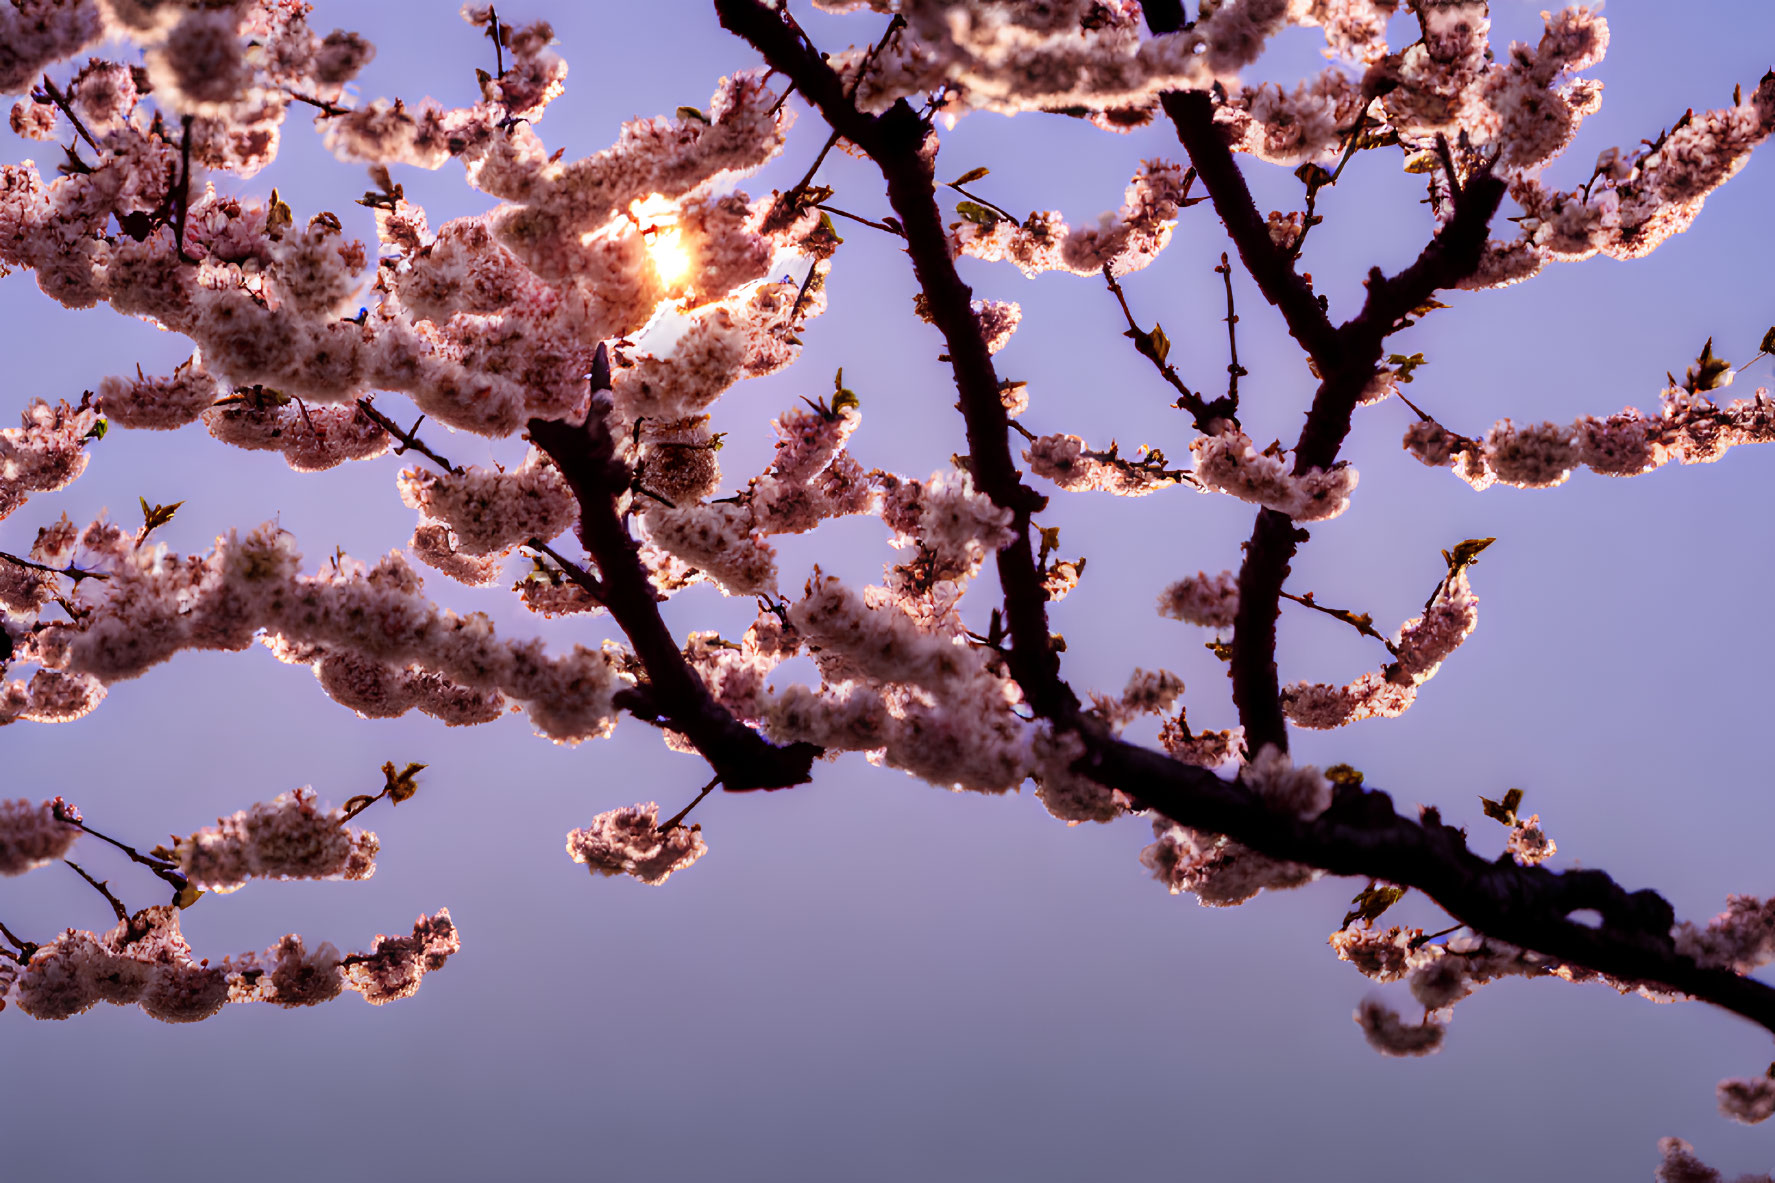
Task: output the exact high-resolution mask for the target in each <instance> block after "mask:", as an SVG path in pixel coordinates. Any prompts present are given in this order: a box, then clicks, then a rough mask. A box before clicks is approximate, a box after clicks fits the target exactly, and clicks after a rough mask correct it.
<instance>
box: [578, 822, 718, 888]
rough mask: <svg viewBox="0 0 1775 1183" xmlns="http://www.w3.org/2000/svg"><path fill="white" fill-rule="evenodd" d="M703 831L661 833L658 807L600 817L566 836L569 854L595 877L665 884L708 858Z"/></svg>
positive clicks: (681, 828)
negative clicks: (704, 857) (674, 874)
mask: <svg viewBox="0 0 1775 1183" xmlns="http://www.w3.org/2000/svg"><path fill="white" fill-rule="evenodd" d="M708 849H709V847H708V844H707V843H706V842H704V841H703V835H702V827H701V826H674V827H672V828H671V829H670V830H666V831H663V832H662V831H661V829H660V824H659V805H658V804H657V803H656V802H653V801H649V802H647V803H646V804H645V805H630V806H626V807H624V808H622V809H612V810H609V811H607V812H605V813H600V814H599V815H598V816H597V817H594V818H593V819H592V824H591V825H589V826H586V827H585V828H584V829H579V830H574V831H572V832H571V833H569V834H568V835H567V853H568V854H570V855H572V856H573V861H574V862H576V863H584V864H585V865H586V867H587V868H588V869H590V871H591V872H592V874H594V875H605V876H609V875H630V876H633V877H634V878H636V879H639V880H640V881H641V882H643V883H647V884H660V883H664V882H665V881H666V880H667V879H669V878H671V876H672V872H673V871H682V870H683V869H684V868H685V867H688V866H690V864H692V863H694V862H696V860H697V859H699V858H702V857H703V855H704V854H705V853H707V851H708Z"/></svg>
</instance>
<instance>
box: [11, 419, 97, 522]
mask: <svg viewBox="0 0 1775 1183" xmlns="http://www.w3.org/2000/svg"><path fill="white" fill-rule="evenodd" d="M22 418H23V420H24V422H23V423H22V424H21V425H20V426H18V427H8V428H4V429H0V518H5V517H6V516H7V515H8V514H10V513H12V512H13V511H14V510H16V509H17V508H18V507H19V506H21V505H23V504H24V503H25V500H26V499H27V498H28V497H30V496H31V494H33V493H45V492H49V491H50V490H53V489H60V488H62V487H64V486H66V485H68V484H69V483H70V482H72V481H73V480H74V479H75V478H76V477H78V476H79V475H80V474H81V473H82V472H85V471H86V464H87V460H88V459H89V457H88V456H87V453H86V447H85V445H86V441H87V434H88V433H89V432H90V431H92V429H93V426H94V424H96V423H97V422H98V419H99V416H98V412H96V411H94V410H93V409H91V408H90V407H72V406H69V405H68V404H67V403H65V402H63V403H57V404H56V405H54V406H51V405H50V404H48V403H46V402H43V401H42V400H41V399H38V400H33V401H32V403H31V404H30V406H28V407H26V408H25V412H24V415H23V417H22Z"/></svg>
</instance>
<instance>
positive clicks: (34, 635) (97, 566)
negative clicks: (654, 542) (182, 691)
mask: <svg viewBox="0 0 1775 1183" xmlns="http://www.w3.org/2000/svg"><path fill="white" fill-rule="evenodd" d="M75 553H76V555H77V556H78V557H79V558H80V560H81V562H82V565H83V566H84V567H86V568H87V569H90V570H93V571H96V572H99V573H102V574H104V575H105V576H106V577H105V578H104V579H102V580H101V579H86V580H83V581H82V582H81V583H80V584H79V586H78V587H77V588H76V589H75V591H74V593H73V602H75V603H77V604H78V605H79V606H80V607H81V609H82V610H81V611H80V612H79V614H78V616H77V618H76V619H75V620H73V621H68V622H56V623H50V622H43V623H41V624H40V625H39V626H38V627H36V628H35V629H34V630H33V631H32V632H31V633H30V637H29V641H28V643H27V645H26V646H25V648H24V650H23V652H22V653H21V654H20V656H21V658H22V659H24V660H32V661H36V662H38V663H39V665H40V666H42V667H44V668H45V669H47V670H51V671H58V672H60V671H65V672H67V673H68V674H71V675H80V676H82V677H84V678H91V679H94V680H96V681H97V682H100V683H110V682H115V681H118V680H122V679H127V678H133V677H138V676H140V675H141V674H143V673H145V672H146V671H147V670H148V669H150V668H152V667H153V666H155V665H158V664H159V663H161V662H163V661H165V660H167V659H168V658H170V657H172V656H173V655H174V654H175V653H177V652H179V651H181V650H184V649H199V650H202V649H223V650H240V649H244V648H246V647H247V646H249V645H251V644H252V643H253V641H254V639H255V637H256V636H257V635H258V634H259V632H260V630H265V631H266V633H267V636H266V638H265V639H266V640H267V643H270V644H272V645H273V648H274V651H276V652H277V653H278V656H279V657H280V658H281V659H283V660H285V661H288V662H292V663H296V664H307V665H313V666H314V667H315V669H316V673H317V676H318V677H319V678H320V680H321V683H322V685H323V687H325V688H326V689H327V690H328V691H329V693H332V694H334V695H335V696H336V697H339V698H341V699H342V700H344V701H346V703H347V705H350V706H352V707H354V708H355V709H358V710H360V711H362V712H363V713H365V714H370V715H376V716H386V715H388V714H398V713H400V711H401V710H404V709H406V708H407V707H408V706H418V707H420V708H421V709H424V710H426V711H427V712H428V713H431V714H435V715H438V716H440V717H442V718H443V719H444V720H445V721H446V722H452V723H480V722H487V721H489V720H491V719H493V718H497V717H499V716H500V714H502V713H503V711H504V709H505V708H504V700H505V699H506V698H510V699H512V700H515V701H517V702H520V703H524V704H526V705H527V707H528V710H529V714H530V719H531V722H532V723H533V724H534V725H535V726H536V728H537V730H538V731H539V732H540V733H542V734H544V735H546V736H548V737H550V738H551V739H554V740H556V741H557V742H565V743H573V742H578V741H580V740H583V739H589V738H594V737H598V736H602V735H604V734H607V733H608V731H609V730H610V728H611V727H612V726H613V725H614V722H615V719H614V711H615V708H614V706H613V705H612V696H613V695H614V693H615V691H616V690H617V688H618V686H619V684H620V682H619V678H618V676H617V674H616V672H615V669H614V666H613V664H612V661H611V659H610V657H609V656H608V655H606V654H604V653H602V652H594V651H591V650H587V649H585V648H583V647H579V646H575V647H574V648H573V650H572V651H571V652H569V653H567V654H565V655H563V656H559V657H550V656H548V655H546V654H545V653H544V651H543V648H542V645H541V643H540V642H538V641H501V640H499V639H498V638H496V637H495V636H494V632H493V627H492V624H491V622H490V621H489V620H488V619H487V618H486V617H485V616H482V615H479V614H476V615H472V616H459V615H457V614H455V613H453V612H449V611H445V610H441V609H439V608H438V607H437V606H436V605H435V604H433V603H432V602H431V601H430V600H428V599H426V598H425V597H424V596H423V595H421V594H420V593H421V589H422V586H423V583H422V581H421V579H420V578H419V576H418V574H417V573H415V572H414V571H413V569H412V567H410V566H409V565H408V563H407V561H406V559H405V558H404V557H402V555H401V553H400V552H398V551H395V552H391V553H390V554H389V555H387V556H385V557H384V558H383V559H382V560H381V561H380V562H378V563H377V564H376V565H375V566H374V567H366V566H365V565H364V564H362V563H359V562H357V561H355V560H352V559H348V558H344V557H336V558H334V559H333V560H332V561H330V562H329V564H328V565H327V566H326V567H325V568H323V569H322V570H321V572H320V573H318V574H317V575H314V576H311V577H303V576H299V575H298V574H297V570H298V566H299V564H300V562H301V556H300V554H298V553H297V551H296V549H295V545H294V542H293V540H291V539H290V537H289V535H287V534H286V533H284V532H283V531H281V530H278V529H276V528H275V527H272V526H264V527H261V528H260V529H258V530H255V531H253V532H251V533H250V534H247V535H245V536H244V537H243V536H241V535H240V534H238V533H233V532H231V533H230V534H229V535H228V536H226V537H224V538H221V539H218V542H217V546H216V548H215V550H213V551H211V552H210V553H209V554H208V555H201V556H187V557H181V556H179V555H176V554H172V553H168V552H166V551H164V550H163V549H162V548H159V547H150V546H140V545H138V544H137V541H136V540H135V539H133V538H132V537H131V536H129V535H127V534H125V533H124V532H123V531H121V530H120V529H118V528H117V527H116V526H114V525H111V524H109V523H107V522H105V521H104V520H103V519H100V520H99V521H97V522H94V523H93V524H92V525H91V526H89V527H87V528H86V530H85V531H84V532H82V534H81V539H80V544H79V547H78V549H77V550H76V552H75ZM38 676H39V677H43V674H41V673H40V674H39V675H38Z"/></svg>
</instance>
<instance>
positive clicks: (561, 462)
mask: <svg viewBox="0 0 1775 1183" xmlns="http://www.w3.org/2000/svg"><path fill="white" fill-rule="evenodd" d="M593 388H594V393H593V396H592V405H591V409H590V410H589V411H588V412H587V414H586V421H585V423H584V425H576V424H573V423H570V422H567V421H565V420H559V419H532V420H530V424H529V429H530V439H531V441H532V442H534V443H535V444H536V446H537V447H539V448H541V449H542V450H543V451H544V452H547V453H548V455H549V458H550V459H551V460H553V461H554V462H555V467H557V468H559V469H560V470H561V475H562V476H564V477H566V478H567V483H568V484H569V485H571V486H572V487H573V492H574V495H575V496H576V497H577V498H578V499H579V537H580V541H581V542H583V543H584V544H585V548H586V552H587V553H588V554H590V555H591V556H592V558H593V559H594V560H596V562H597V564H598V571H599V574H600V575H601V576H602V578H601V579H600V580H599V581H598V587H599V589H600V591H599V593H598V596H599V599H600V600H602V601H603V604H604V606H605V607H606V608H608V609H609V610H610V615H611V616H613V617H615V618H616V622H617V624H618V625H620V626H621V627H622V630H623V632H624V633H626V634H628V638H629V644H630V645H632V646H633V647H634V650H635V655H636V656H637V657H638V658H640V660H641V665H642V667H643V668H644V669H645V670H646V671H647V690H648V693H647V695H646V696H645V701H646V703H647V706H648V708H649V709H650V711H651V712H653V717H654V718H655V719H660V720H663V721H664V722H665V723H666V724H667V725H669V726H670V727H671V728H672V729H673V730H675V731H679V732H682V733H683V734H684V735H686V736H687V737H689V739H690V741H691V742H692V743H693V744H695V745H696V747H697V750H698V751H700V752H701V753H702V754H703V757H704V758H705V759H707V760H708V761H709V764H710V766H711V767H712V768H713V769H714V770H715V772H716V774H717V775H718V776H719V777H720V778H721V783H722V784H723V785H724V786H726V787H727V788H728V789H729V790H734V791H738V790H742V789H780V788H787V787H788V786H790V785H798V784H803V783H805V782H806V781H807V780H808V779H809V777H810V775H811V769H812V767H813V761H814V757H815V756H817V755H819V749H818V748H816V747H814V746H812V745H811V744H804V743H797V744H792V745H790V746H788V747H777V746H775V745H774V744H772V743H770V742H769V741H768V740H766V739H765V738H764V737H763V736H762V735H759V734H758V733H757V732H756V731H754V730H752V729H751V728H750V727H747V726H746V725H745V724H744V723H741V722H740V721H739V720H738V719H736V718H734V717H733V715H732V714H730V713H729V712H728V711H727V710H726V709H725V708H724V707H722V706H721V704H719V703H717V702H716V701H715V700H714V698H713V697H711V696H710V694H709V689H708V687H707V686H705V685H704V684H703V680H702V679H701V678H699V677H698V676H697V674H696V671H695V670H693V669H691V668H690V665H689V663H688V662H686V661H685V660H684V654H683V653H682V652H681V651H680V649H679V647H678V642H677V640H676V639H675V638H674V637H673V636H672V633H671V630H670V629H668V628H667V627H666V623H665V621H664V620H663V619H661V617H660V614H659V605H658V603H657V602H656V601H655V600H654V596H653V582H652V580H651V579H650V578H649V576H648V573H647V568H646V566H645V565H643V564H642V562H641V556H640V547H639V546H638V545H637V544H636V542H635V540H634V539H633V538H631V537H630V536H629V531H628V528H627V527H626V526H625V525H624V524H623V517H622V512H621V509H620V508H619V499H620V498H621V497H622V496H623V495H624V494H625V493H627V492H628V491H629V484H630V481H631V480H632V474H631V473H630V471H629V466H628V465H627V464H625V463H623V462H622V460H621V459H619V458H618V457H617V454H616V441H615V440H614V439H612V438H611V434H610V429H609V426H608V424H607V423H606V420H605V416H606V415H608V414H609V411H610V399H609V395H608V394H607V393H605V392H607V391H608V390H609V389H610V362H609V360H608V355H607V354H606V352H605V349H604V347H603V346H599V347H598V359H597V363H596V365H595V367H594V370H593ZM628 698H629V700H630V701H633V699H634V696H628ZM624 705H627V702H625V703H624Z"/></svg>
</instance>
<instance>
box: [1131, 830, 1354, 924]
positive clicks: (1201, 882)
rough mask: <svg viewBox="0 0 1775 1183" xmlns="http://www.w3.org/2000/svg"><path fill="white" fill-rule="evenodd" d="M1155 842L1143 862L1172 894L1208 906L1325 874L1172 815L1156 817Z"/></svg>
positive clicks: (1220, 905) (1226, 904)
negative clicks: (1176, 820) (1190, 825)
mask: <svg viewBox="0 0 1775 1183" xmlns="http://www.w3.org/2000/svg"><path fill="white" fill-rule="evenodd" d="M1153 837H1154V838H1155V839H1157V841H1155V842H1154V843H1153V844H1152V845H1150V846H1148V847H1146V848H1145V849H1144V850H1142V851H1141V852H1140V862H1141V864H1142V865H1143V866H1145V867H1146V868H1147V870H1149V871H1151V872H1152V876H1153V878H1154V879H1157V880H1158V881H1159V882H1160V883H1162V884H1164V885H1165V887H1166V888H1167V889H1168V890H1169V891H1170V892H1171V894H1172V895H1178V894H1181V893H1183V892H1188V893H1189V894H1191V895H1193V896H1195V897H1196V900H1197V902H1199V903H1201V904H1202V905H1203V906H1204V907H1209V908H1225V907H1230V906H1232V905H1234V904H1242V903H1244V902H1245V901H1246V900H1248V899H1251V898H1252V897H1253V896H1255V895H1256V894H1257V893H1258V892H1260V891H1264V890H1269V891H1285V890H1287V889H1289V888H1294V887H1301V886H1304V885H1306V884H1308V883H1311V882H1313V880H1315V879H1317V878H1319V875H1320V872H1319V871H1317V870H1315V869H1314V868H1312V867H1308V866H1303V865H1302V864H1300V863H1290V862H1284V861H1280V860H1277V859H1272V858H1269V857H1267V856H1265V855H1261V854H1259V853H1257V851H1255V850H1252V849H1251V848H1250V847H1248V846H1244V845H1241V844H1240V843H1238V842H1234V841H1233V840H1232V839H1231V838H1228V837H1227V836H1226V835H1225V834H1209V833H1204V832H1202V831H1200V830H1192V829H1190V828H1188V827H1187V826H1180V825H1177V824H1176V823H1174V822H1172V821H1171V820H1170V819H1168V818H1163V817H1161V818H1157V819H1155V820H1154V821H1153Z"/></svg>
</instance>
